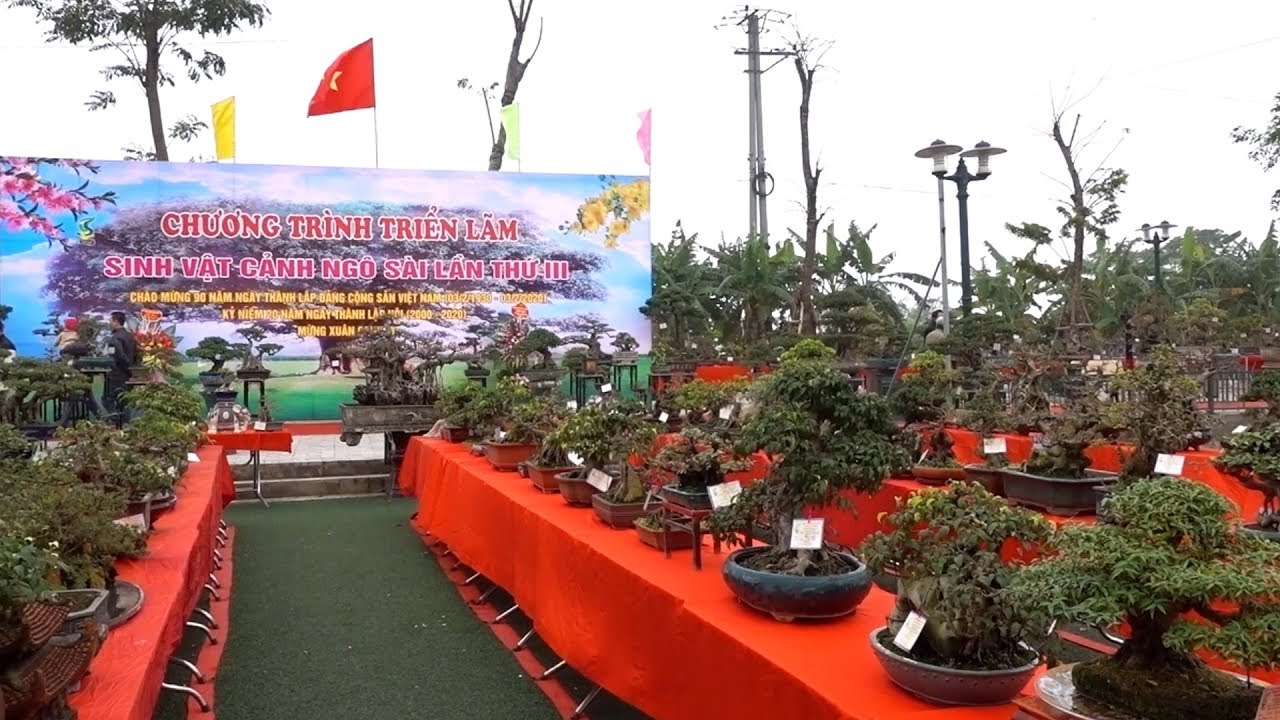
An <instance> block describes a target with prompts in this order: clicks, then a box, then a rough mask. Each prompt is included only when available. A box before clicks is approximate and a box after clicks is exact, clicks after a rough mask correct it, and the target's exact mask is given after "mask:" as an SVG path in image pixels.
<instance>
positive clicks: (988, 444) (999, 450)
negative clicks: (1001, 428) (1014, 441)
mask: <svg viewBox="0 0 1280 720" xmlns="http://www.w3.org/2000/svg"><path fill="white" fill-rule="evenodd" d="M1008 451H1009V443H1008V442H1007V441H1006V440H1005V439H1004V438H1002V437H989V438H982V453H983V454H984V455H1003V454H1004V453H1006V452H1008Z"/></svg>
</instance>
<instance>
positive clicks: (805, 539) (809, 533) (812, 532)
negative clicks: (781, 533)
mask: <svg viewBox="0 0 1280 720" xmlns="http://www.w3.org/2000/svg"><path fill="white" fill-rule="evenodd" d="M825 525H826V521H825V520H823V519H822V518H809V519H807V520H792V521H791V549H792V550H821V549H822V530H823V527H824V526H825Z"/></svg>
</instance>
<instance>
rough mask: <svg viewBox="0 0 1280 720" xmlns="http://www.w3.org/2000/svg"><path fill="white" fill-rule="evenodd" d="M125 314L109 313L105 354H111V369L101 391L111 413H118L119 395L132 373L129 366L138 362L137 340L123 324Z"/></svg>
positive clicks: (103, 401)
mask: <svg viewBox="0 0 1280 720" xmlns="http://www.w3.org/2000/svg"><path fill="white" fill-rule="evenodd" d="M124 323H125V315H124V313H122V312H120V311H116V312H113V313H111V322H110V327H111V336H110V337H109V338H108V339H107V354H108V355H110V356H111V370H110V372H108V373H107V377H106V387H105V388H104V390H103V393H102V403H103V405H104V406H106V410H107V412H108V413H111V414H113V415H114V414H118V413H120V396H122V395H124V391H125V388H126V387H127V383H128V382H129V377H130V375H131V374H132V370H131V368H132V367H133V366H134V365H137V364H138V341H137V340H136V339H134V337H133V333H131V332H129V329H128V328H126V327H125V326H124Z"/></svg>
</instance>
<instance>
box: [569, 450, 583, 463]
mask: <svg viewBox="0 0 1280 720" xmlns="http://www.w3.org/2000/svg"><path fill="white" fill-rule="evenodd" d="M566 457H568V458H569V462H571V463H573V464H574V465H581V464H582V456H581V455H579V454H577V453H568V454H566Z"/></svg>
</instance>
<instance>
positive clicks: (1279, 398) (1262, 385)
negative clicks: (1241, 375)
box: [1243, 370, 1280, 421]
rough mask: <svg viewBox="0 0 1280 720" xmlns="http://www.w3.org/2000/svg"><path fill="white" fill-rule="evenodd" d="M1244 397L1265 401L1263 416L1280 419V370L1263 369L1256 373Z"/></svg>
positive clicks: (1248, 399) (1245, 398) (1274, 419)
mask: <svg viewBox="0 0 1280 720" xmlns="http://www.w3.org/2000/svg"><path fill="white" fill-rule="evenodd" d="M1243 399H1244V400H1246V401H1248V402H1259V401H1261V402H1265V403H1266V408H1265V409H1264V410H1263V413H1262V415H1263V417H1264V418H1266V419H1268V420H1273V421H1280V371H1277V370H1263V371H1262V372H1260V373H1257V374H1255V375H1254V376H1253V378H1252V379H1251V380H1250V382H1249V390H1248V391H1247V392H1246V393H1245V394H1244V398H1243Z"/></svg>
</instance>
